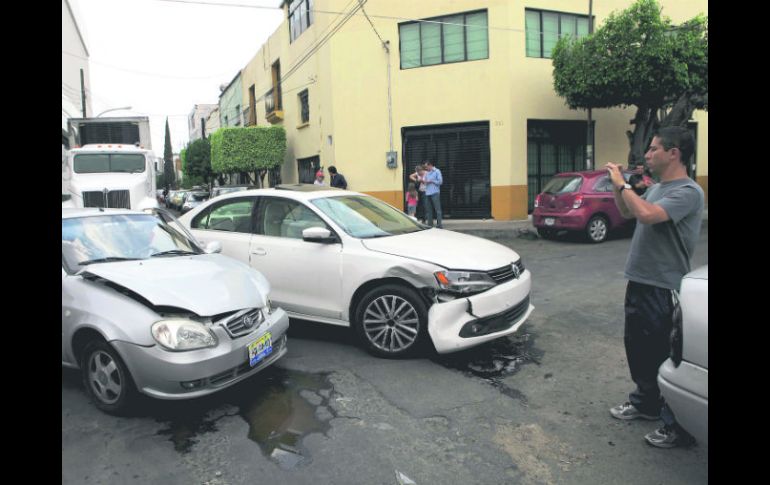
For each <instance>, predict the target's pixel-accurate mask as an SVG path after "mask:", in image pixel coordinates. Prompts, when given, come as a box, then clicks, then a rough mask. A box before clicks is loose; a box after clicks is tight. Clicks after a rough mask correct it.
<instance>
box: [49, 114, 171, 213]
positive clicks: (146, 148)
mask: <svg viewBox="0 0 770 485" xmlns="http://www.w3.org/2000/svg"><path fill="white" fill-rule="evenodd" d="M67 125H68V131H69V138H70V146H71V147H75V148H73V149H71V150H68V151H67V152H66V157H65V156H64V150H63V156H62V207H114V208H125V209H134V210H142V209H146V208H150V207H157V206H158V202H157V198H156V192H155V190H156V186H155V185H156V182H155V174H156V173H158V170H159V168H160V167H162V160H161V159H159V158H158V157H156V156H155V154H154V153H153V152H152V148H151V144H150V120H149V118H148V117H146V116H134V117H122V118H72V119H70V120H68V123H67ZM81 145H82V146H81Z"/></svg>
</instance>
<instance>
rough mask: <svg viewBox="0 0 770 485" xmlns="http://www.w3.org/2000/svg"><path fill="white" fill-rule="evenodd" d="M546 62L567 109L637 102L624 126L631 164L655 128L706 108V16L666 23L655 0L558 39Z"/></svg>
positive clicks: (640, 1) (639, 159)
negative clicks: (592, 28)
mask: <svg viewBox="0 0 770 485" xmlns="http://www.w3.org/2000/svg"><path fill="white" fill-rule="evenodd" d="M553 67H554V70H553V78H554V88H555V90H556V93H557V94H558V95H559V96H561V97H563V98H565V100H566V101H567V105H568V106H569V107H570V109H588V108H613V107H618V106H622V107H626V106H635V107H636V108H637V110H636V115H635V116H634V119H633V120H631V122H630V123H631V124H632V125H634V130H633V132H631V131H627V132H626V134H627V136H628V141H629V147H630V150H629V154H628V165H629V167H632V166H636V165H639V164H641V163H643V162H644V152H645V151H646V149H647V146H648V145H649V143H650V141H651V140H652V133H653V132H654V131H655V130H656V129H657V128H659V127H664V126H683V127H687V121H688V120H689V119H690V118H691V117H692V113H693V111H694V110H695V109H706V110H707V109H708V17H705V16H703V15H698V16H696V17H694V18H692V19H690V20H688V21H686V22H684V23H683V24H681V25H679V26H673V25H672V24H671V20H670V19H669V18H667V17H663V16H661V8H660V6H659V5H658V3H657V1H656V0H638V1H637V2H636V3H635V4H633V5H632V6H631V7H629V8H628V9H626V10H624V11H622V12H620V13H612V14H610V16H609V17H608V18H607V21H606V22H605V23H604V25H603V26H602V27H601V28H599V29H597V30H596V31H595V32H594V33H593V34H592V35H589V36H588V37H584V38H582V39H579V40H575V39H573V38H570V37H563V38H561V39H559V42H558V43H557V44H556V47H555V48H554V50H553Z"/></svg>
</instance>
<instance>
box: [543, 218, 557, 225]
mask: <svg viewBox="0 0 770 485" xmlns="http://www.w3.org/2000/svg"><path fill="white" fill-rule="evenodd" d="M554 222H556V219H554V218H553V217H546V218H545V225H546V226H553V223H554Z"/></svg>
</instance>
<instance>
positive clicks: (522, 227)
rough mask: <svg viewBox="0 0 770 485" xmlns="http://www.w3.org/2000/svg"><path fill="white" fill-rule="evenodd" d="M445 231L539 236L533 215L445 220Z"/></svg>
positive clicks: (706, 214)
mask: <svg viewBox="0 0 770 485" xmlns="http://www.w3.org/2000/svg"><path fill="white" fill-rule="evenodd" d="M708 220H709V211H708V205H706V207H705V208H704V209H703V224H702V227H701V228H702V229H708ZM443 222H444V229H448V230H450V231H457V232H464V233H466V234H472V235H474V236H480V237H485V238H490V239H501V238H510V237H520V236H525V237H528V236H530V235H531V236H533V237H538V236H537V230H536V229H535V227H534V226H533V225H532V215H531V214H530V215H529V216H528V217H527V218H526V219H522V220H518V221H496V220H494V219H444V221H443Z"/></svg>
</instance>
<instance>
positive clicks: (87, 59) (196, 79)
mask: <svg viewBox="0 0 770 485" xmlns="http://www.w3.org/2000/svg"><path fill="white" fill-rule="evenodd" d="M61 52H62V54H67V55H68V56H72V57H76V58H78V59H82V60H85V61H88V62H93V63H94V64H97V65H100V66H104V67H108V68H110V69H116V70H118V71H124V72H130V73H132V74H141V75H143V76H151V77H161V78H167V79H177V80H182V81H203V80H207V79H221V78H222V77H224V76H226V75H227V73H224V74H218V75H215V76H200V77H195V76H174V75H169V74H161V73H157V72H147V71H139V70H136V69H127V68H125V67H119V66H114V65H112V64H107V63H105V62H100V61H97V60H94V59H92V58H89V57H83V56H81V55H78V54H73V53H72V52H67V51H65V50H62V51H61Z"/></svg>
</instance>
